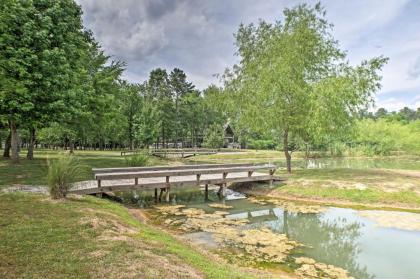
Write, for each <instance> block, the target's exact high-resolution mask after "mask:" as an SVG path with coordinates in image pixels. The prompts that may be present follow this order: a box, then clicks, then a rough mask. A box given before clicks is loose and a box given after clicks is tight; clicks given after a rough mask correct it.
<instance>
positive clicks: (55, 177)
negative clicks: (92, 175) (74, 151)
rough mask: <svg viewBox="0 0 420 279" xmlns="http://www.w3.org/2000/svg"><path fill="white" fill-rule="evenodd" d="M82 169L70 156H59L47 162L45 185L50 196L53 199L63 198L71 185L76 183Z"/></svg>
mask: <svg viewBox="0 0 420 279" xmlns="http://www.w3.org/2000/svg"><path fill="white" fill-rule="evenodd" d="M82 171H83V168H82V166H81V165H80V164H79V162H78V160H77V159H76V158H75V157H73V156H71V155H61V156H59V157H58V158H57V159H55V160H52V161H49V162H48V175H47V183H48V187H49V190H50V195H51V197H52V198H54V199H60V198H65V197H66V195H67V191H68V190H69V189H70V188H71V183H72V182H75V181H77V178H78V176H80V175H81V174H82Z"/></svg>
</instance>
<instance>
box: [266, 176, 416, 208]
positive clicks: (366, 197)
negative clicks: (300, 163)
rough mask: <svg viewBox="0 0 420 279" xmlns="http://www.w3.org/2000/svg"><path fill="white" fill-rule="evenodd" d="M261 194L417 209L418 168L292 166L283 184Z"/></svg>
mask: <svg viewBox="0 0 420 279" xmlns="http://www.w3.org/2000/svg"><path fill="white" fill-rule="evenodd" d="M264 195H267V196H275V197H280V198H281V197H283V198H284V197H297V198H307V199H312V200H318V201H322V200H324V201H325V202H340V201H348V202H354V203H359V204H365V205H375V204H376V205H378V204H381V205H385V206H386V205H389V206H391V207H409V208H416V209H420V172H419V171H402V170H385V169H316V170H314V169H312V170H295V171H294V172H293V174H292V175H290V176H288V177H287V181H286V182H285V183H284V184H282V185H279V186H278V187H276V188H275V189H270V190H264Z"/></svg>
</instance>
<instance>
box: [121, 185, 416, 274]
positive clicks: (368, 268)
mask: <svg viewBox="0 0 420 279" xmlns="http://www.w3.org/2000/svg"><path fill="white" fill-rule="evenodd" d="M123 195H125V198H124V200H125V201H128V202H133V203H135V204H137V205H139V206H148V205H151V204H154V199H153V194H152V193H146V192H140V193H132V194H130V193H125V194H123ZM209 199H210V201H207V202H204V193H203V191H199V190H197V189H189V190H184V191H182V192H177V193H174V194H173V198H172V200H171V202H172V203H178V204H184V205H186V206H187V207H192V208H201V209H203V210H204V211H206V212H208V213H211V212H214V211H216V210H219V209H216V208H212V207H210V206H209V203H211V202H217V203H220V200H219V197H218V196H217V194H216V191H210V193H209ZM225 202H226V204H227V205H229V206H232V207H233V208H231V209H224V210H225V211H228V212H229V214H228V215H226V216H225V218H230V219H248V220H249V223H248V224H247V225H245V227H244V229H250V228H253V229H258V228H263V227H268V228H270V229H271V230H272V231H274V232H278V233H284V234H286V235H287V236H288V238H290V239H291V240H295V241H298V242H300V243H302V244H304V245H306V246H305V247H300V248H296V249H295V250H294V251H293V253H292V255H291V256H292V257H302V256H303V257H309V258H313V259H315V260H316V261H317V262H321V263H327V264H332V265H334V266H338V267H341V268H344V269H346V270H348V271H349V272H350V274H351V275H352V276H353V277H354V278H367V279H370V278H375V277H376V276H377V277H378V278H395V275H396V274H398V275H400V276H399V278H416V276H415V275H416V273H417V274H418V273H419V272H420V265H418V264H417V265H416V264H415V261H416V260H415V259H418V258H419V257H420V254H419V253H420V251H419V250H418V249H415V248H413V247H416V245H419V246H417V247H420V237H419V236H420V234H419V233H418V232H401V231H399V230H396V229H389V228H378V227H376V225H375V223H373V222H372V221H371V220H369V219H366V218H362V217H360V216H359V215H358V214H357V212H356V211H354V210H351V209H339V208H329V209H328V210H327V211H325V212H323V213H296V212H290V211H287V210H283V208H282V207H279V206H277V205H271V204H256V203H251V202H250V201H248V200H247V199H239V200H230V201H229V200H227V201H225ZM221 218H223V217H221ZM194 234H195V235H194V237H192V236H191V237H192V238H196V239H199V241H201V242H203V243H204V244H205V243H206V242H208V243H207V244H208V246H209V247H214V245H216V244H215V243H214V242H211V239H212V238H211V235H209V233H194ZM203 243H201V244H203ZM379 247H381V248H379ZM382 247H388V248H382ZM384 249H385V250H384ZM384 251H386V252H384ZM406 251H411V252H410V253H408V252H407V253H406ZM393 255H399V256H398V257H399V258H398V260H399V265H398V266H395V265H394V261H395V259H393ZM289 264H290V265H291V266H292V267H295V266H293V260H292V259H291V260H290V261H289Z"/></svg>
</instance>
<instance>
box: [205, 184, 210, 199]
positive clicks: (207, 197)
mask: <svg viewBox="0 0 420 279" xmlns="http://www.w3.org/2000/svg"><path fill="white" fill-rule="evenodd" d="M204 199H205V200H206V201H208V200H209V184H206V186H205V188H204Z"/></svg>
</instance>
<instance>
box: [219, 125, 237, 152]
mask: <svg viewBox="0 0 420 279" xmlns="http://www.w3.org/2000/svg"><path fill="white" fill-rule="evenodd" d="M223 133H224V144H223V147H225V148H241V145H240V144H239V143H238V142H237V140H238V138H237V137H235V132H234V131H233V129H232V127H231V126H230V124H229V122H228V123H226V124H225V125H223Z"/></svg>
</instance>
